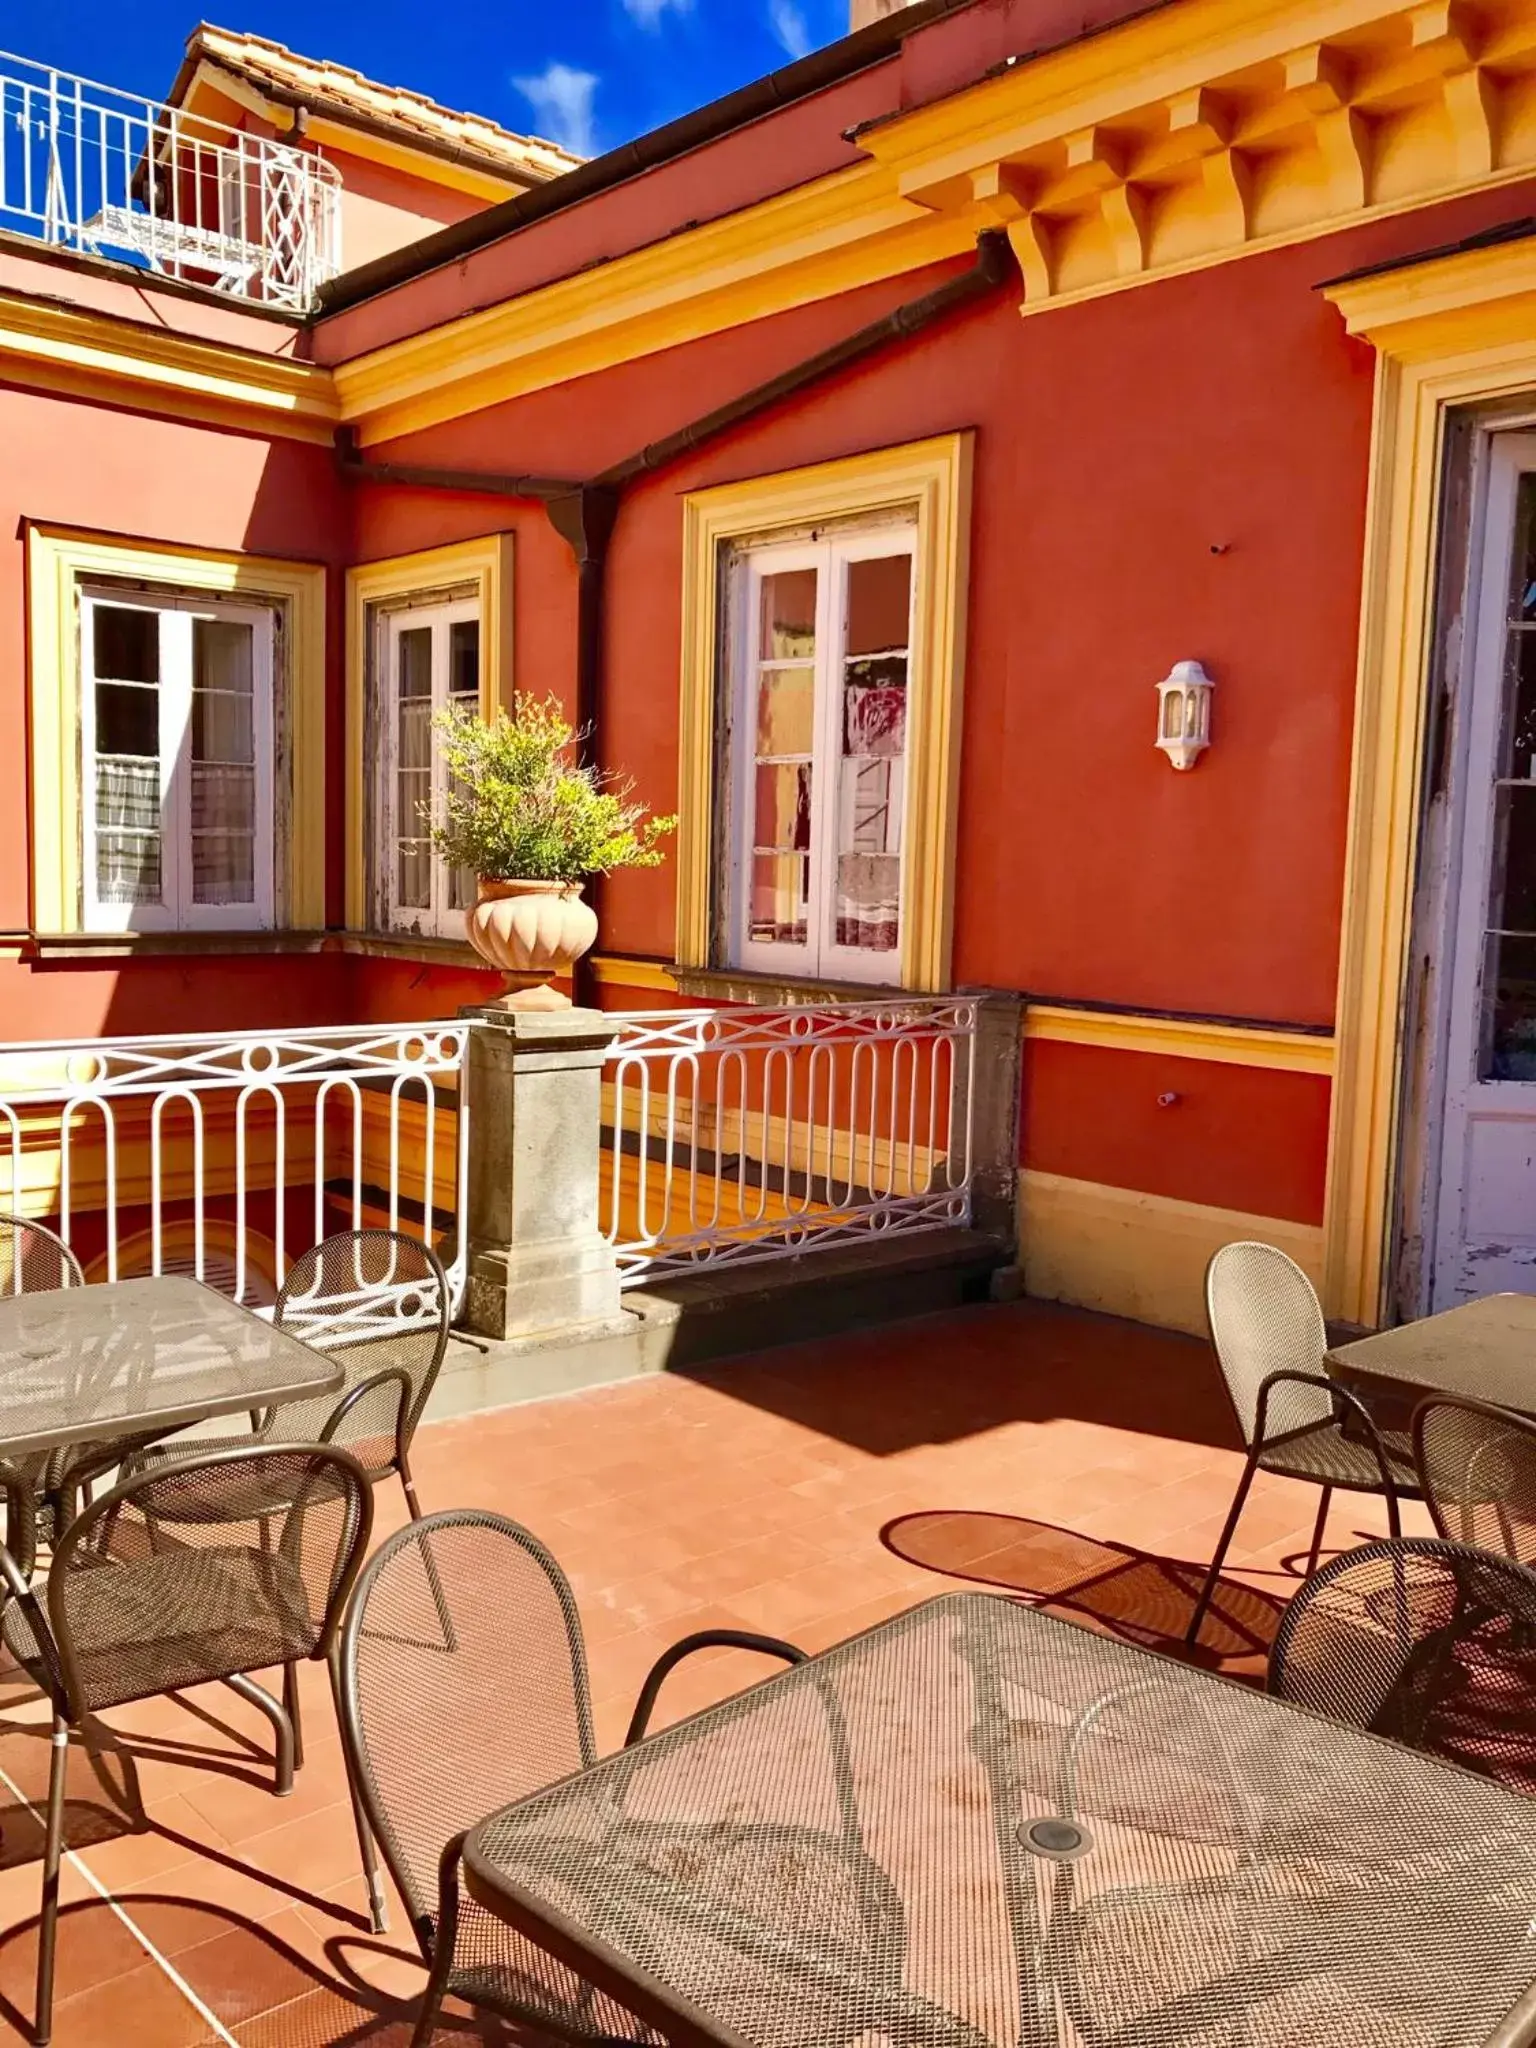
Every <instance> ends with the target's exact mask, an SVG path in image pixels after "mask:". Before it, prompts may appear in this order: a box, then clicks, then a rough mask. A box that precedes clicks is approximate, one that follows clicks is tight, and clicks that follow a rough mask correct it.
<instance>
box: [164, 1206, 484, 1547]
mask: <svg viewBox="0 0 1536 2048" xmlns="http://www.w3.org/2000/svg"><path fill="white" fill-rule="evenodd" d="M451 1312H452V1302H451V1299H450V1292H449V1287H448V1277H447V1275H446V1274H445V1273H444V1271H443V1268H442V1263H441V1261H440V1260H439V1258H438V1256H437V1254H436V1253H435V1252H434V1251H433V1250H432V1248H431V1247H430V1246H429V1245H425V1244H422V1243H421V1242H420V1241H419V1240H418V1239H416V1238H413V1237H406V1236H404V1235H403V1234H402V1233H401V1232H399V1231H395V1230H343V1231H339V1232H338V1233H337V1234H336V1235H335V1236H334V1237H328V1238H326V1239H325V1241H324V1242H323V1243H321V1244H317V1245H315V1246H314V1247H313V1248H312V1249H311V1250H310V1251H307V1252H305V1254H304V1256H303V1257H302V1258H301V1259H299V1260H297V1261H296V1262H295V1264H294V1265H293V1266H292V1267H291V1268H290V1269H289V1273H288V1277H287V1279H286V1280H285V1281H284V1282H283V1285H282V1289H281V1291H280V1292H279V1294H278V1297H277V1306H276V1308H275V1309H274V1311H273V1320H274V1322H275V1323H276V1324H277V1326H278V1328H279V1329H284V1330H287V1331H288V1332H289V1334H290V1335H291V1336H294V1337H297V1338H299V1339H300V1340H301V1341H302V1342H303V1343H305V1344H309V1345H311V1346H313V1348H314V1349H315V1350H317V1351H324V1352H326V1353H328V1354H334V1355H335V1356H336V1357H337V1358H338V1359H339V1361H340V1363H341V1366H342V1370H343V1373H344V1375H345V1378H344V1381H343V1385H342V1390H341V1392H340V1393H339V1394H326V1395H324V1396H322V1397H320V1398H318V1399H316V1400H313V1401H288V1402H285V1403H284V1404H283V1405H282V1406H281V1407H278V1408H271V1409H268V1410H267V1412H266V1413H265V1414H264V1415H263V1416H261V1417H260V1418H259V1419H258V1420H257V1423H256V1427H255V1430H254V1433H252V1432H249V1431H248V1432H247V1433H246V1434H244V1435H242V1436H235V1437H218V1438H211V1437H197V1438H187V1437H183V1438H181V1439H179V1440H178V1441H176V1442H175V1443H172V1444H164V1445H161V1446H160V1447H159V1450H158V1452H157V1453H155V1454H152V1455H159V1456H168V1457H183V1456H185V1455H186V1454H187V1452H188V1450H189V1449H191V1448H193V1447H195V1448H197V1449H198V1450H202V1449H205V1448H208V1447H210V1446H214V1447H217V1448H220V1449H222V1448H224V1447H226V1446H228V1447H231V1448H232V1447H235V1446H244V1445H248V1444H250V1443H251V1442H253V1441H255V1442H260V1443H264V1444H315V1443H322V1444H324V1443H335V1444H340V1445H342V1446H343V1448H344V1449H346V1450H349V1451H350V1452H351V1453H352V1455H353V1457H355V1458H356V1459H357V1461H358V1463H359V1464H360V1465H361V1466H362V1468H363V1470H364V1471H365V1472H366V1473H367V1474H368V1477H369V1478H370V1479H371V1480H374V1481H378V1480H380V1479H385V1478H387V1477H388V1476H389V1475H390V1474H391V1473H398V1475H399V1477H400V1482H401V1484H402V1486H403V1487H404V1489H405V1499H406V1505H407V1506H408V1507H409V1509H410V1511H411V1514H412V1516H413V1517H416V1516H419V1515H420V1513H421V1506H420V1503H419V1502H418V1500H417V1498H416V1486H415V1482H414V1481H413V1479H412V1477H411V1466H410V1447H411V1440H412V1438H413V1437H414V1436H415V1434H416V1425H417V1424H418V1423H419V1422H420V1420H421V1414H422V1410H423V1409H424V1408H425V1407H426V1405H427V1400H428V1398H429V1396H430V1395H431V1392H432V1389H433V1387H434V1386H435V1385H436V1383H437V1375H438V1371H439V1369H440V1368H441V1366H442V1362H443V1353H444V1352H445V1351H446V1350H447V1348H448V1324H449V1317H450V1315H451Z"/></svg>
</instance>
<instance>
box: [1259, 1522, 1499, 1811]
mask: <svg viewBox="0 0 1536 2048" xmlns="http://www.w3.org/2000/svg"><path fill="white" fill-rule="evenodd" d="M1269 1689H1270V1691H1271V1692H1272V1693H1275V1694H1276V1695H1278V1697H1280V1698H1281V1699H1286V1700H1290V1701H1292V1702H1293V1703H1294V1704H1296V1705H1298V1706H1303V1707H1309V1708H1311V1709H1312V1711H1313V1712H1314V1713H1319V1714H1324V1715H1326V1716H1327V1717H1328V1718H1329V1719H1330V1720H1334V1721H1343V1722H1346V1723H1348V1724H1350V1725H1351V1726H1353V1727H1357V1728H1364V1729H1366V1730H1367V1731H1369V1732H1370V1733H1371V1734H1374V1735H1385V1736H1389V1737H1390V1738H1391V1739H1392V1740H1393V1741H1395V1742H1401V1743H1403V1744H1405V1745H1406V1746H1407V1747H1408V1748H1410V1749H1422V1750H1429V1751H1432V1752H1433V1753H1434V1754H1435V1755H1437V1756H1442V1757H1446V1758H1448V1759H1450V1760H1451V1761H1452V1762H1454V1763H1459V1764H1462V1765H1464V1766H1465V1767H1466V1768H1467V1769H1469V1770H1473V1771H1478V1772H1480V1773H1481V1774H1482V1775H1483V1776H1485V1777H1490V1778H1497V1779H1498V1780H1499V1781H1500V1782H1501V1783H1502V1784H1504V1785H1506V1786H1508V1787H1509V1789H1510V1790H1511V1791H1515V1792H1521V1793H1524V1794H1525V1795H1526V1796H1527V1797H1536V1716H1533V1714H1532V1712H1531V1702H1532V1700H1533V1699H1536V1572H1531V1571H1528V1570H1527V1569H1526V1568H1525V1566H1524V1565H1520V1564H1514V1563H1512V1562H1511V1561H1510V1560H1509V1559H1507V1558H1502V1557H1495V1556H1493V1555H1492V1554H1491V1553H1490V1552H1488V1551H1486V1550H1477V1549H1474V1548H1473V1547H1472V1546H1471V1545H1469V1544H1462V1543H1446V1542H1443V1541H1441V1540H1440V1539H1439V1538H1437V1537H1428V1536H1425V1537H1409V1538H1399V1539H1396V1540H1389V1541H1387V1542H1383V1543H1367V1544H1365V1545H1364V1546H1363V1547H1362V1548H1361V1549H1359V1550H1349V1551H1346V1552H1345V1553H1344V1554H1343V1556H1341V1557H1336V1558H1334V1559H1332V1560H1331V1561H1330V1562H1329V1563H1328V1564H1327V1565H1325V1566H1324V1568H1323V1569H1322V1570H1321V1571H1320V1572H1318V1573H1317V1574H1316V1576H1315V1577H1313V1578H1311V1579H1309V1580H1308V1581H1307V1583H1306V1584H1305V1585H1304V1586H1303V1587H1302V1588H1301V1590H1300V1592H1299V1593H1297V1595H1296V1597H1295V1599H1294V1600H1292V1602H1291V1604H1290V1606H1289V1607H1288V1608H1287V1609H1286V1612H1285V1615H1284V1618H1283V1619H1282V1621H1281V1624H1280V1631H1279V1634H1278V1635H1277V1636H1276V1637H1275V1643H1274V1648H1273V1649H1272V1651H1271V1652H1270V1661H1269Z"/></svg>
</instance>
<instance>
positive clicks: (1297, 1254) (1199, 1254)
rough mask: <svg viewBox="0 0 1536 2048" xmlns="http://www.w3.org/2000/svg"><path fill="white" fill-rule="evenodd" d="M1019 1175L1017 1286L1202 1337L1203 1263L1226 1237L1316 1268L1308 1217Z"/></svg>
mask: <svg viewBox="0 0 1536 2048" xmlns="http://www.w3.org/2000/svg"><path fill="white" fill-rule="evenodd" d="M1020 1181H1021V1219H1020V1237H1021V1240H1022V1247H1021V1263H1022V1265H1023V1269H1024V1289H1025V1292H1026V1293H1027V1294H1032V1295H1036V1296H1038V1297H1039V1298H1040V1299H1041V1300H1043V1301H1063V1302H1069V1303H1071V1304H1072V1305H1073V1306H1074V1307H1076V1308H1091V1309H1098V1310H1099V1311H1100V1312H1101V1313H1103V1314H1105V1315H1112V1316H1125V1317H1127V1318H1129V1319H1130V1320H1131V1321H1133V1322H1138V1323H1154V1324H1156V1325H1158V1326H1159V1327H1160V1328H1162V1329H1167V1330H1188V1331H1191V1332H1193V1333H1194V1334H1195V1335H1196V1336H1203V1335H1204V1334H1205V1299H1204V1292H1203V1284H1202V1283H1203V1281H1204V1278H1205V1268H1206V1263H1207V1261H1208V1260H1209V1259H1210V1256H1211V1254H1212V1252H1214V1251H1217V1250H1218V1249H1219V1248H1220V1247H1221V1246H1222V1245H1224V1244H1230V1243H1231V1242H1232V1240H1233V1239H1234V1238H1259V1239H1261V1240H1262V1241H1263V1242H1264V1243H1266V1244H1273V1245H1278V1246H1279V1247H1280V1249H1281V1250H1282V1251H1284V1252H1288V1253H1289V1254H1290V1256H1291V1257H1292V1258H1293V1259H1294V1260H1295V1261H1296V1262H1297V1264H1298V1265H1299V1266H1300V1267H1301V1268H1302V1270H1303V1271H1304V1272H1305V1273H1306V1274H1307V1275H1308V1276H1309V1277H1310V1278H1311V1280H1312V1282H1313V1285H1314V1286H1316V1285H1317V1284H1318V1282H1319V1280H1320V1277H1321V1273H1322V1263H1323V1233H1322V1229H1321V1226H1320V1225H1317V1224H1310V1223H1293V1222H1291V1221H1290V1220H1289V1219H1288V1218H1286V1217H1282V1216H1254V1215H1250V1214H1248V1213H1246V1212H1245V1211H1243V1210H1240V1209H1211V1208H1207V1207H1206V1206H1205V1205H1204V1204H1203V1203H1200V1202H1176V1201H1174V1200H1172V1199H1171V1198H1170V1197H1168V1196H1166V1195H1148V1194H1142V1193H1140V1192H1139V1191H1138V1190H1136V1189H1135V1188H1115V1187H1107V1186H1105V1185H1104V1184H1103V1183H1102V1182H1100V1181H1089V1180H1069V1179H1067V1178H1066V1177H1065V1176H1064V1175H1062V1174H1056V1173H1039V1172H1033V1171H1029V1170H1026V1171H1025V1172H1024V1173H1023V1174H1021V1176H1020Z"/></svg>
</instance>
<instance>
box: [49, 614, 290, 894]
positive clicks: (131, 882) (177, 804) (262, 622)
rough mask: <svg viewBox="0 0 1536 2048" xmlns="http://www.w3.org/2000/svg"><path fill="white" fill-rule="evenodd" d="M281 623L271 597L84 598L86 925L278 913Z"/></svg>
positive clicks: (82, 695) (83, 850) (83, 851)
mask: <svg viewBox="0 0 1536 2048" xmlns="http://www.w3.org/2000/svg"><path fill="white" fill-rule="evenodd" d="M273 628H274V619H273V614H272V612H271V610H270V609H268V608H263V607H261V606H256V605H239V604H223V603H209V602H206V601H203V600H200V599H196V598H191V597H175V596H171V595H169V594H168V595H166V596H164V597H158V598H157V597H144V596H139V595H133V596H128V595H120V594H119V593H117V592H115V591H105V590H102V591H88V592H86V593H85V594H84V596H83V597H82V600H81V609H80V676H81V692H80V742H81V769H82V775H81V782H82V790H83V798H84V800H83V802H82V804H81V856H82V858H81V870H82V875H83V881H84V886H83V891H82V895H83V905H82V907H83V910H84V915H85V924H86V928H87V930H90V931H136V930H137V931H198V930H203V931H242V930H251V929H260V928H262V927H264V926H268V925H270V924H271V923H272V921H273V872H272V843H273V841H272V820H273V807H274V806H273V779H272V754H273V731H272V717H273V713H272V641H273Z"/></svg>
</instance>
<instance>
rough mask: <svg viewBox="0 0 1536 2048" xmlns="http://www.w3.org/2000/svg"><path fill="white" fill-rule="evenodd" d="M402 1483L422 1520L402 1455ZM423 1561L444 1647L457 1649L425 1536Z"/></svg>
mask: <svg viewBox="0 0 1536 2048" xmlns="http://www.w3.org/2000/svg"><path fill="white" fill-rule="evenodd" d="M400 1484H401V1485H402V1486H403V1487H404V1488H405V1504H406V1506H407V1507H408V1508H409V1509H410V1511H411V1520H412V1521H413V1522H419V1521H420V1520H421V1503H420V1502H419V1501H418V1500H417V1498H416V1482H415V1480H414V1479H413V1478H412V1477H411V1468H410V1464H409V1463H408V1461H407V1460H406V1458H405V1457H404V1456H403V1455H402V1457H401V1459H400ZM421 1561H422V1564H423V1565H424V1566H425V1567H426V1573H427V1584H428V1585H429V1586H430V1587H431V1589H432V1605H433V1606H434V1607H435V1608H436V1609H437V1625H438V1627H439V1628H440V1629H441V1630H442V1632H443V1648H444V1649H445V1650H456V1649H457V1648H458V1647H459V1641H458V1637H457V1636H456V1635H455V1634H454V1632H453V1616H452V1614H451V1613H450V1612H449V1609H448V1595H447V1594H446V1593H445V1592H444V1590H443V1581H442V1575H441V1573H440V1572H439V1571H438V1569H437V1559H436V1558H435V1557H434V1556H433V1555H432V1545H431V1543H430V1542H428V1541H427V1539H426V1538H425V1537H423V1538H422V1544H421Z"/></svg>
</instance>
